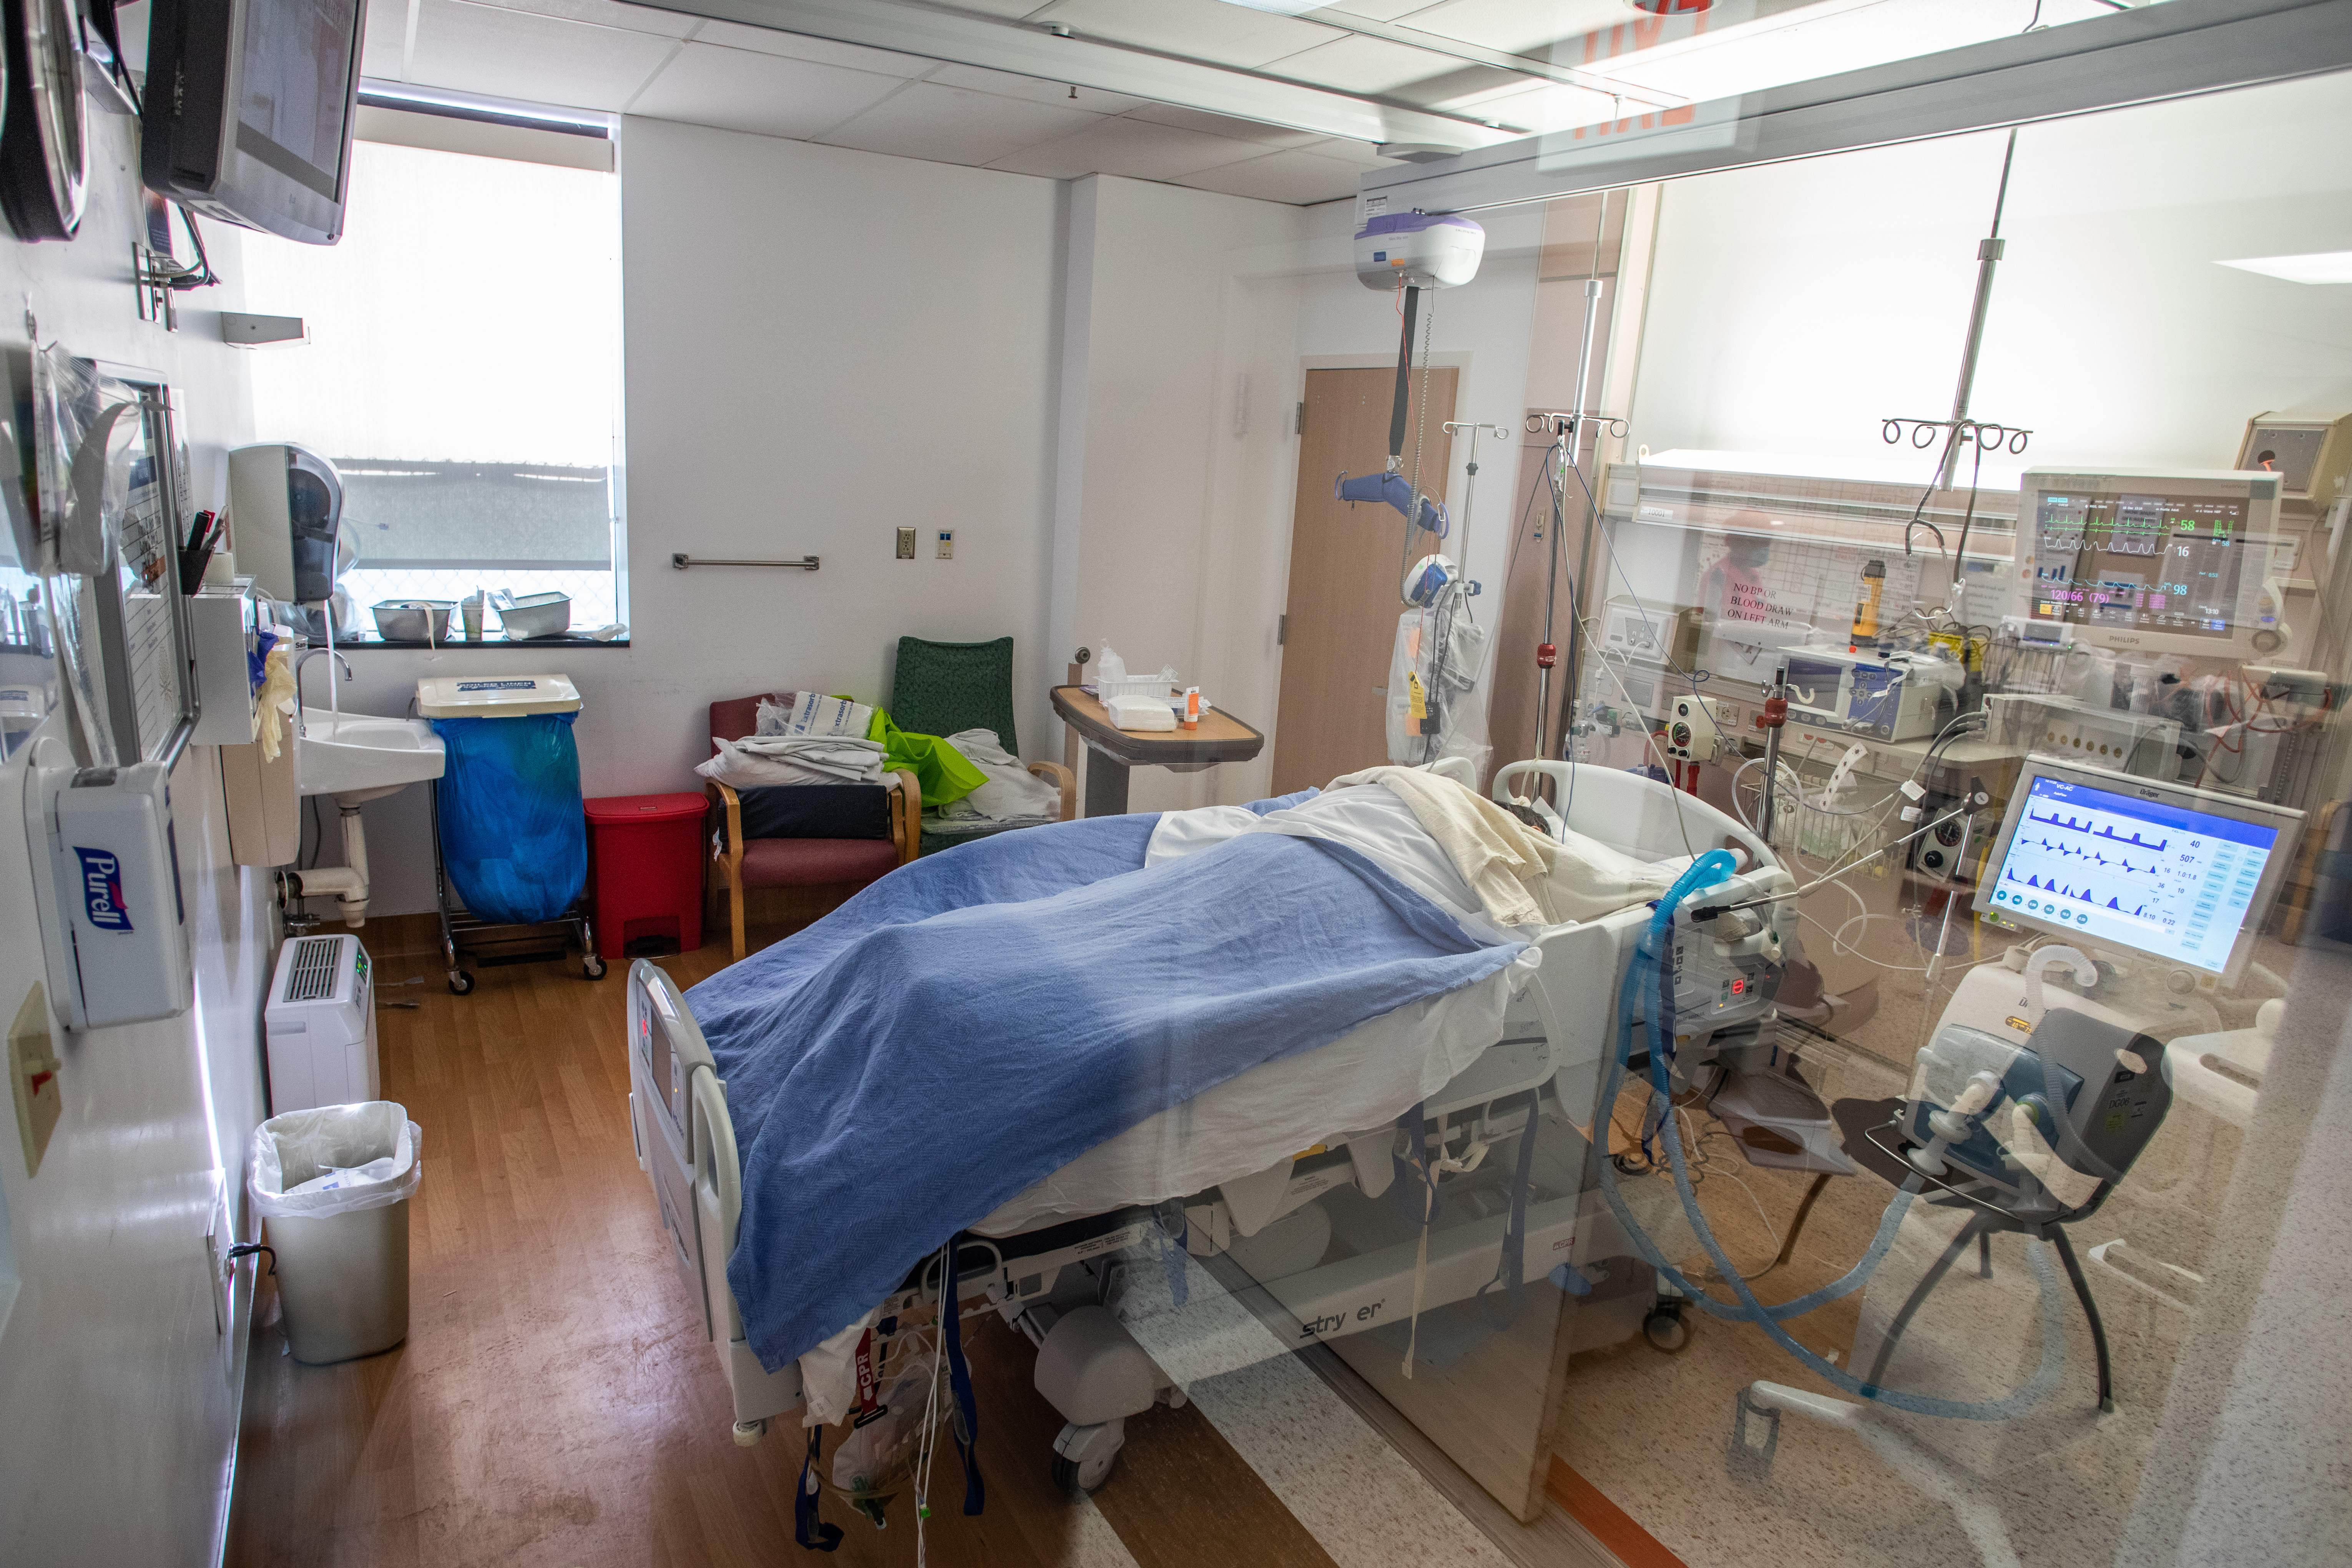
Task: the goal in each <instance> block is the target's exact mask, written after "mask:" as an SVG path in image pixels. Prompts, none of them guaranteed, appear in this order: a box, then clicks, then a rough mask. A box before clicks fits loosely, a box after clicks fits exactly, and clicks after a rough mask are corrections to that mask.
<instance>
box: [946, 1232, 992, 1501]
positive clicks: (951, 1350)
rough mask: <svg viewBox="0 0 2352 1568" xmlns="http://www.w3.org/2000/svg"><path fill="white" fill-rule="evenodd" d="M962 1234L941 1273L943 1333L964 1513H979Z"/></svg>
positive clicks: (982, 1495) (983, 1496)
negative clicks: (960, 1264) (960, 1267)
mask: <svg viewBox="0 0 2352 1568" xmlns="http://www.w3.org/2000/svg"><path fill="white" fill-rule="evenodd" d="M962 1242H963V1232H961V1231H958V1232H956V1234H955V1237H954V1239H952V1240H950V1242H949V1243H948V1247H947V1265H946V1267H945V1268H942V1269H941V1270H940V1334H941V1335H942V1336H943V1337H944V1338H945V1339H946V1341H947V1347H948V1383H949V1385H950V1387H951V1388H952V1389H953V1390H954V1392H955V1416H954V1419H953V1421H952V1422H951V1423H950V1425H951V1426H953V1428H954V1430H955V1444H956V1457H957V1458H961V1460H962V1461H963V1510H964V1512H966V1513H978V1512H979V1511H980V1510H982V1508H984V1507H986V1506H987V1503H988V1488H987V1487H986V1486H985V1485H984V1484H983V1483H982V1480H981V1479H980V1460H979V1459H978V1458H976V1457H975V1450H977V1449H978V1448H979V1447H980V1405H979V1402H978V1401H977V1400H975V1399H974V1398H973V1397H972V1393H971V1366H970V1364H969V1363H966V1362H965V1361H964V1359H963V1302H962V1300H961V1294H960V1292H959V1291H958V1289H957V1279H956V1255H957V1254H958V1252H959V1251H961V1247H962Z"/></svg>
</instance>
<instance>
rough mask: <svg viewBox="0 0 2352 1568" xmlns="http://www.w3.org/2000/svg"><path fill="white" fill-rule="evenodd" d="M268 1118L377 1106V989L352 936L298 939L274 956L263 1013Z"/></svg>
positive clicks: (302, 937) (365, 960) (363, 949)
mask: <svg viewBox="0 0 2352 1568" xmlns="http://www.w3.org/2000/svg"><path fill="white" fill-rule="evenodd" d="M262 1032H263V1034H264V1036H265V1037H266V1038H267V1040H268V1047H269V1113H270V1114H271V1115H273V1116H282V1115H284V1114H285V1113H286V1112H288V1111H289V1110H310V1109H311V1108H312V1107H314V1106H320V1105H351V1104H355V1103H357V1102H358V1101H360V1100H377V1099H381V1098H382V1096H381V1095H380V1094H379V1093H378V1092H377V1087H378V1086H377V1079H376V1065H375V987H374V986H373V984H370V981H369V966H368V955H367V949H365V948H363V947H362V946H361V945H360V939H359V938H357V937H355V936H348V935H341V934H338V935H335V936H297V937H289V938H288V939H287V942H286V945H285V946H284V947H281V948H279V949H278V973H276V974H275V975H273V976H271V978H270V982H269V1002H268V1005H267V1006H266V1007H265V1008H264V1009H263V1010H262Z"/></svg>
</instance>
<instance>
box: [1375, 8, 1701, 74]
mask: <svg viewBox="0 0 2352 1568" xmlns="http://www.w3.org/2000/svg"><path fill="white" fill-rule="evenodd" d="M1397 26H1401V27H1418V28H1420V29H1421V30H1423V32H1430V33H1437V34H1441V35H1443V36H1444V37H1449V38H1455V39H1459V40H1460V41H1462V42H1464V43H1467V44H1484V45H1485V46H1486V47H1488V48H1490V49H1511V50H1515V51H1517V52H1519V53H1522V54H1535V55H1538V58H1550V57H1549V55H1548V54H1545V53H1544V52H1543V51H1545V50H1547V49H1548V47H1549V46H1551V45H1553V44H1557V43H1562V42H1567V41H1569V40H1571V39H1573V40H1577V42H1576V43H1575V46H1574V47H1572V48H1570V49H1563V50H1560V51H1559V58H1558V59H1557V60H1556V61H1555V63H1556V64H1559V65H1564V66H1582V65H1583V64H1584V63H1585V59H1584V45H1583V43H1582V42H1581V40H1582V39H1583V37H1584V36H1585V35H1586V34H1588V33H1596V32H1598V33H1601V34H1604V35H1605V34H1607V33H1608V31H1609V30H1610V29H1611V28H1613V27H1617V26H1625V27H1626V29H1627V30H1626V33H1625V34H1622V35H1620V37H1624V38H1626V40H1627V42H1628V43H1633V41H1634V39H1635V38H1636V37H1638V33H1639V29H1641V28H1643V27H1657V26H1660V24H1659V23H1658V21H1657V19H1656V18H1654V17H1644V16H1640V15H1638V14H1637V13H1635V12H1634V11H1633V7H1632V6H1630V5H1627V4H1626V3H1625V0H1446V3H1445V4H1444V5H1432V6H1430V7H1429V8H1428V9H1426V10H1423V11H1416V12H1414V13H1413V14H1412V15H1411V16H1405V17H1402V18H1401V19H1400V20H1399V21H1398V23H1397ZM1601 43H1602V47H1606V40H1605V38H1604V39H1603V40H1601ZM1634 47H1639V46H1638V44H1634Z"/></svg>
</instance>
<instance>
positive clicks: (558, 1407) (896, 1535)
mask: <svg viewBox="0 0 2352 1568" xmlns="http://www.w3.org/2000/svg"><path fill="white" fill-rule="evenodd" d="M419 934H421V933H418V932H414V931H409V932H405V933H404V930H403V928H402V927H401V926H400V925H399V924H397V923H396V922H386V923H385V929H382V930H381V931H380V930H379V928H377V927H373V926H372V927H371V928H370V931H369V932H368V933H367V939H368V940H369V941H370V942H371V944H372V952H373V949H374V946H375V945H376V944H379V943H380V944H381V945H382V947H383V951H382V952H375V954H374V955H375V958H376V965H377V975H378V984H379V992H378V994H379V996H380V997H381V998H383V999H384V1000H386V1001H393V1002H397V1001H405V1000H415V1001H417V1002H418V1003H419V1004H420V1005H419V1006H418V1007H416V1008H415V1009H405V1008H398V1007H387V1008H385V1009H383V1011H381V1012H380V1013H379V1015H378V1024H379V1029H380V1035H381V1046H380V1057H381V1060H382V1064H383V1094H384V1096H385V1098H387V1099H391V1100H399V1101H400V1102H401V1103H403V1104H404V1105H405V1106H406V1107H407V1108H408V1112H409V1115H410V1117H411V1118H412V1119H413V1120H414V1121H416V1122H417V1123H418V1124H419V1125H420V1126H421V1127H422V1128H423V1129H424V1133H425V1143H424V1160H425V1174H424V1180H423V1182H422V1184H421V1185H420V1188H419V1191H418V1194H417V1196H416V1200H415V1205H414V1206H413V1210H412V1215H411V1231H412V1236H411V1256H412V1264H411V1267H412V1278H411V1303H412V1316H411V1321H410V1328H409V1337H408V1340H407V1342H405V1343H404V1345H402V1346H400V1347H399V1348H397V1349H395V1350H392V1351H388V1352H384V1353H383V1354H382V1355H378V1356H373V1357H369V1358H366V1359H364V1360H362V1361H357V1362H351V1363H344V1364H342V1365H340V1366H332V1367H305V1366H299V1365H297V1364H296V1363H294V1362H293V1361H291V1360H290V1359H289V1358H288V1357H286V1356H284V1355H282V1354H281V1353H279V1352H280V1351H281V1350H282V1348H283V1345H284V1336H283V1334H282V1333H281V1332H280V1331H278V1329H277V1328H276V1327H275V1326H265V1327H263V1328H261V1329H259V1330H257V1332H256V1341H255V1344H254V1349H253V1356H252V1362H251V1370H250V1373H249V1375H248V1378H247V1386H246V1406H245V1422H244V1430H243V1436H242V1441H241V1444H240V1449H239V1454H238V1458H237V1476H236V1494H235V1500H234V1503H233V1507H232V1511H231V1517H230V1526H229V1540H228V1552H227V1561H228V1562H229V1563H231V1564H235V1565H241V1568H317V1565H325V1564H362V1563H363V1564H369V1565H371V1568H409V1565H412V1564H413V1565H415V1568H475V1565H481V1568H493V1565H494V1568H539V1565H541V1564H545V1565H550V1568H589V1565H596V1568H602V1565H607V1564H610V1565H615V1568H621V1565H635V1564H662V1565H669V1564H677V1565H678V1568H686V1565H688V1564H694V1565H700V1564H754V1563H801V1562H814V1561H830V1562H833V1563H841V1564H843V1565H844V1568H867V1565H874V1568H879V1565H883V1564H904V1563H912V1562H913V1561H914V1548H915V1538H914V1529H913V1520H912V1517H911V1510H910V1509H909V1508H908V1506H907V1504H906V1501H905V1500H903V1499H902V1500H900V1502H899V1505H898V1508H897V1510H895V1511H894V1513H893V1516H892V1519H891V1523H890V1528H889V1529H888V1530H887V1531H881V1532H878V1533H877V1531H874V1530H872V1529H871V1528H870V1527H868V1526H867V1525H866V1522H865V1521H863V1520H861V1519H858V1518H856V1517H855V1516H854V1515H852V1514H851V1513H850V1512H849V1510H847V1509H845V1508H844V1507H842V1506H841V1505H840V1504H839V1503H838V1502H837V1501H833V1500H828V1501H827V1505H826V1517H827V1519H828V1520H829V1521H832V1522H834V1523H837V1524H839V1525H841V1526H842V1527H843V1530H844V1531H845V1538H844V1540H843V1542H842V1546H841V1549H840V1551H839V1552H836V1553H835V1554H834V1555H833V1556H832V1557H831V1558H830V1559H814V1558H810V1557H807V1556H805V1555H804V1554H803V1552H801V1551H800V1549H799V1548H798V1547H796V1546H795V1545H794V1544H793V1483H794V1480H795V1479H796V1476H797V1473H798V1469H799V1466H800V1459H801V1453H800V1447H801V1446H800V1444H799V1443H798V1442H796V1441H795V1437H796V1431H795V1430H794V1429H791V1428H786V1429H782V1430H779V1431H778V1432H776V1433H775V1434H773V1435H772V1436H770V1437H769V1438H768V1439H767V1440H766V1441H765V1442H763V1443H761V1445H760V1446H759V1447H754V1448H749V1449H745V1448H739V1447H735V1445H734V1444H733V1442H732V1441H731V1439H730V1436H729V1425H730V1411H729V1406H728V1401H727V1391H726V1384H725V1382H724V1380H723V1378H722V1377H721V1375H720V1373H719V1367H718V1364H717V1363H716V1361H715V1360H714V1358H713V1356H712V1354H711V1352H710V1348H709V1344H708V1343H707V1342H705V1341H704V1340H703V1339H702V1338H701V1335H700V1333H699V1331H698V1330H697V1328H696V1327H695V1326H694V1320H693V1319H692V1318H691V1317H690V1316H689V1313H690V1312H691V1311H692V1302H691V1298H690V1296H689V1294H688V1289H687V1287H686V1285H685V1283H684V1281H683V1280H681V1279H680V1278H679V1277H678V1273H677V1268H676V1267H675V1266H674V1265H673V1264H672V1262H671V1261H670V1255H669V1253H668V1251H667V1242H666V1240H665V1239H664V1237H663V1234H662V1231H661V1227H660V1223H659V1221H658V1219H657V1218H656V1214H655V1209H654V1204H653V1198H652V1194H651V1193H650V1191H649V1189H648V1188H647V1185H646V1179H645V1176H644V1174H643V1173H641V1172H640V1171H639V1170H638V1169H637V1165H636V1159H635V1153H634V1151H633V1148H632V1145H631V1142H630V1136H629V1127H628V1113H627V1099H626V1097H627V1092H628V1068H627V1061H626V1058H625V1054H624V1052H625V1045H624V1032H625V1031H624V1012H625V1004H624V1001H623V986H622V981H621V978H620V974H621V971H620V969H619V967H618V966H615V967H614V971H613V973H612V976H611V977H610V978H607V979H605V980H604V981H602V982H598V983H593V984H592V983H590V982H587V981H584V980H583V979H581V978H580V977H579V971H578V968H577V966H576V964H574V965H560V964H557V963H544V964H530V965H516V966H510V967H505V968H484V969H480V970H478V971H477V978H478V984H477V987H476V989H475V991H474V993H473V994H472V995H470V996H466V997H455V996H451V995H450V994H448V992H447V991H446V988H445V987H444V985H443V984H442V978H441V973H440V966H439V963H438V961H437V955H434V954H431V953H430V952H427V951H426V950H425V947H424V944H423V943H422V942H417V941H415V936H417V935H419ZM713 934H714V935H717V934H718V933H717V932H716V931H714V932H713ZM771 934H772V935H773V934H776V933H771ZM720 940H722V941H723V938H721V939H720ZM404 947H406V948H408V949H409V950H410V951H407V952H403V951H401V950H402V949H403V948H404ZM663 962H664V963H665V964H666V966H667V967H668V968H669V969H670V971H671V973H673V974H675V975H676V976H677V978H678V980H679V981H680V982H681V983H682V984H691V983H693V982H694V981H696V980H699V979H701V978H703V977H704V976H706V975H708V974H709V973H713V972H715V971H716V970H718V969H719V967H721V966H722V965H723V964H724V963H725V962H726V952H725V949H724V947H723V946H718V947H706V948H704V949H703V950H702V951H701V952H694V953H688V954H684V955H682V956H679V957H677V958H673V959H668V960H665V961H663ZM417 978H421V979H422V981H423V984H415V985H403V984H401V982H403V981H404V980H411V979H417ZM262 1315H265V1316H274V1312H273V1311H272V1310H271V1303H270V1302H268V1300H266V1299H265V1300H264V1303H263V1307H262ZM971 1350H972V1363H973V1371H974V1375H975V1378H976V1379H977V1380H978V1383H979V1394H980V1408H981V1413H982V1415H981V1421H982V1434H981V1437H982V1446H981V1462H982V1470H983V1472H984V1474H985V1475H986V1477H987V1480H988V1489H989V1495H988V1508H987V1510H986V1512H985V1513H983V1514H982V1515H981V1516H980V1517H978V1518H969V1519H968V1518H965V1517H963V1516H962V1515H961V1512H960V1511H959V1508H960V1503H961V1495H962V1480H961V1475H960V1473H958V1472H957V1471H956V1470H955V1468H954V1457H953V1455H952V1453H949V1454H946V1455H943V1456H942V1458H941V1459H940V1472H939V1479H938V1481H937V1482H936V1483H935V1485H936V1488H937V1489H938V1491H939V1492H940V1494H941V1495H940V1499H939V1506H938V1508H937V1510H936V1517H935V1519H934V1520H933V1521H932V1523H931V1526H930V1536H929V1558H930V1561H931V1562H932V1563H938V1564H940V1568H964V1565H967V1564H969V1565H980V1564H988V1565H992V1568H1030V1565H1034V1568H1062V1565H1075V1564H1077V1563H1082V1562H1087V1561H1100V1560H1102V1559H1103V1558H1104V1557H1105V1556H1106V1555H1108V1556H1109V1557H1111V1558H1114V1559H1115V1558H1116V1556H1117V1553H1116V1552H1115V1551H1114V1552H1108V1553H1106V1552H1104V1551H1102V1550H1101V1549H1100V1548H1099V1547H1097V1549H1094V1550H1088V1549H1087V1544H1086V1542H1087V1526H1088V1522H1089V1521H1087V1519H1086V1517H1085V1516H1084V1514H1083V1513H1082V1511H1081V1510H1078V1509H1077V1508H1076V1506H1075V1505H1073V1504H1072V1503H1071V1502H1070V1500H1067V1499H1066V1498H1065V1497H1063V1496H1062V1495H1061V1494H1060V1493H1058V1492H1056V1491H1055V1489H1053V1488H1052V1486H1051V1485H1050V1483H1049V1481H1048V1479H1047V1474H1046V1471H1047V1464H1048V1460H1049V1458H1050V1451H1049V1445H1050V1444H1051V1441H1052V1438H1053V1436H1054V1434H1055V1432H1056V1431H1057V1430H1058V1429H1059V1428H1060V1426H1061V1418H1060V1417H1059V1416H1058V1415H1055V1414H1054V1412H1053V1411H1052V1410H1051V1408H1050V1407H1048V1406H1047V1405H1045V1402H1044V1400H1042V1399H1041V1398H1040V1397H1039V1396H1038V1395H1037V1394H1036V1392H1035V1390H1034V1387H1033V1386H1032V1384H1031V1382H1030V1376H1031V1367H1032V1352H1031V1351H1030V1349H1029V1347H1028V1345H1027V1344H1026V1342H1023V1341H1021V1340H1020V1339H1019V1338H1018V1336H1016V1335H1014V1334H1013V1333H1012V1332H1011V1331H1007V1330H1004V1329H1003V1328H1002V1327H1001V1326H1000V1325H997V1324H995V1323H994V1322H993V1321H989V1322H984V1323H982V1324H980V1325H979V1327H978V1331H976V1332H975V1333H974V1334H973V1336H972V1341H971ZM1128 1434H1129V1438H1128V1450H1127V1452H1126V1453H1125V1454H1124V1455H1123V1456H1122V1457H1121V1458H1120V1461H1119V1468H1118V1471H1117V1472H1115V1474H1114V1475H1113V1477H1112V1479H1111V1480H1110V1482H1109V1483H1108V1485H1107V1486H1106V1487H1105V1488H1104V1489H1102V1490H1101V1491H1100V1492H1099V1493H1097V1495H1096V1498H1095V1503H1096V1506H1097V1509H1098V1510H1100V1515H1101V1518H1102V1520H1105V1521H1108V1524H1109V1526H1110V1528H1111V1529H1112V1530H1114V1531H1116V1532H1117V1535H1118V1539H1119V1541H1120V1542H1122V1543H1123V1544H1124V1546H1125V1548H1126V1550H1127V1552H1128V1553H1129V1554H1131V1556H1132V1557H1133V1559H1134V1561H1135V1563H1137V1564H1139V1568H1174V1565H1176V1564H1179V1563H1209V1562H1218V1563H1249V1564H1267V1565H1270V1568H1294V1565H1295V1568H1330V1563H1331V1560H1330V1558H1329V1557H1328V1555H1327V1554H1326V1553H1325V1552H1324V1551H1323V1550H1322V1549H1321V1548H1320V1547H1319V1546H1318V1544H1317V1543H1316V1542H1315V1541H1314V1540H1313V1538H1312V1537H1311V1536H1309V1535H1308V1533H1307V1531H1306V1529H1305V1528H1304V1527H1303V1526H1301V1525H1300V1524H1299V1522H1298V1521H1297V1519H1295V1518H1294V1517H1293V1516H1292V1515H1291V1514H1290V1513H1289V1512H1288V1510H1286V1509H1285V1508H1284V1507H1283V1506H1282V1504H1281V1503H1280V1501H1279V1500H1277V1499H1276V1497H1275V1495H1274V1494H1273V1493H1272V1492H1271V1491H1269V1490H1268V1489H1267V1488H1266V1486H1265V1482H1264V1481H1263V1480H1261V1479H1259V1478H1258V1476H1257V1475H1256V1473H1255V1472H1254V1471H1253V1470H1251V1468H1249V1466H1248V1465H1247V1464H1246V1463H1244V1461H1243V1460H1242V1459H1241V1458H1240V1457H1239V1456H1238V1455H1236V1454H1235V1453H1234V1450H1233V1449H1232V1448H1231V1447H1229V1446H1228V1445H1227V1444H1226V1443H1225V1442H1224V1440H1223V1438H1222V1437H1220V1436H1218V1434H1217V1432H1216V1430H1215V1428H1214V1427H1213V1426H1210V1424H1209V1423H1208V1421H1207V1420H1206V1419H1205V1418H1203V1417H1202V1415H1200V1414H1199V1413H1198V1412H1197V1411H1196V1410H1192V1409H1190V1408H1187V1409H1184V1410H1178V1411H1168V1410H1160V1411H1155V1412H1153V1413H1152V1414H1150V1415H1146V1416H1143V1417H1139V1418H1138V1419H1137V1420H1135V1421H1133V1422H1130V1423H1129V1427H1128ZM1092 1528H1093V1530H1094V1531H1096V1532H1097V1536H1096V1538H1097V1540H1098V1539H1099V1532H1100V1531H1101V1528H1102V1527H1101V1524H1100V1523H1099V1522H1096V1523H1094V1524H1093V1525H1092Z"/></svg>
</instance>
